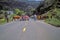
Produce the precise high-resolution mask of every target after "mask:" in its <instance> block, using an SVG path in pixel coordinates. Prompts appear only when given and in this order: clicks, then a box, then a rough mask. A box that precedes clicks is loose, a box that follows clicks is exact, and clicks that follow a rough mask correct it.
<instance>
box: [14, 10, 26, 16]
mask: <svg viewBox="0 0 60 40" xmlns="http://www.w3.org/2000/svg"><path fill="white" fill-rule="evenodd" d="M15 14H17V15H25V14H26V12H24V11H22V10H19V9H15Z"/></svg>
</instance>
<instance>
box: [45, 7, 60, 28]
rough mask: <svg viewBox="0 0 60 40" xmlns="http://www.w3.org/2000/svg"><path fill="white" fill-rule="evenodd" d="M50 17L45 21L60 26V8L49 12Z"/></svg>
mask: <svg viewBox="0 0 60 40" xmlns="http://www.w3.org/2000/svg"><path fill="white" fill-rule="evenodd" d="M47 16H48V18H47V19H46V20H45V22H47V23H49V24H51V25H54V26H57V27H60V9H58V8H55V9H54V10H52V11H49V12H47Z"/></svg>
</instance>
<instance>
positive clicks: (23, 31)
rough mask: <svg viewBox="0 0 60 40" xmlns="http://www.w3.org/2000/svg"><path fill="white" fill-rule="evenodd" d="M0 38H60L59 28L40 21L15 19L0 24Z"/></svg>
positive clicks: (38, 39)
mask: <svg viewBox="0 0 60 40" xmlns="http://www.w3.org/2000/svg"><path fill="white" fill-rule="evenodd" d="M0 40H60V28H57V27H54V26H51V25H49V24H46V23H44V22H42V21H15V22H11V23H7V24H5V25H0Z"/></svg>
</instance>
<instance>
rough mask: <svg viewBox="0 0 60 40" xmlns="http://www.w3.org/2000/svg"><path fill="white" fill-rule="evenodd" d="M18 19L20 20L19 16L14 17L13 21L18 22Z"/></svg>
mask: <svg viewBox="0 0 60 40" xmlns="http://www.w3.org/2000/svg"><path fill="white" fill-rule="evenodd" d="M20 19H22V17H21V16H14V17H13V20H20Z"/></svg>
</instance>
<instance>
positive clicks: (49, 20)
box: [45, 18, 60, 27]
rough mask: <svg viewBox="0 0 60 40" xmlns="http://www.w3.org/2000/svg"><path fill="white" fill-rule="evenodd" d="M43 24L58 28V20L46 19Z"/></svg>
mask: <svg viewBox="0 0 60 40" xmlns="http://www.w3.org/2000/svg"><path fill="white" fill-rule="evenodd" d="M45 22H47V23H49V24H51V25H54V26H57V27H60V20H58V19H56V18H52V19H46V20H45Z"/></svg>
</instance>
